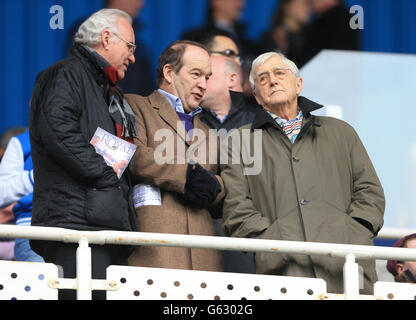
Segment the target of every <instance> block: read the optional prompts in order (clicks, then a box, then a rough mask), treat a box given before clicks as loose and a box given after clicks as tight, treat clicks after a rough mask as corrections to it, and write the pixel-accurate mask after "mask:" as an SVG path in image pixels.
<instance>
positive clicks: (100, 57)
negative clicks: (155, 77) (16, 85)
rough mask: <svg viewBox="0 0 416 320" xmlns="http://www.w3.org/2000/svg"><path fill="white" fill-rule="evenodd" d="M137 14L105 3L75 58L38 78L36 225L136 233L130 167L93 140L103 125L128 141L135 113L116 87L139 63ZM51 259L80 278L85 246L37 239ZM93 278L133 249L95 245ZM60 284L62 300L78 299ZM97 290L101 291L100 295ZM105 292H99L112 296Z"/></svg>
mask: <svg viewBox="0 0 416 320" xmlns="http://www.w3.org/2000/svg"><path fill="white" fill-rule="evenodd" d="M131 22H132V21H131V17H130V16H129V15H128V14H126V13H125V12H123V11H121V10H116V9H103V10H100V11H98V12H96V13H94V14H93V15H92V16H90V17H89V18H88V19H87V20H86V21H85V22H84V23H83V24H82V25H81V26H80V28H79V30H78V32H77V34H76V35H75V38H74V46H73V48H72V49H71V50H70V52H69V54H68V57H67V58H66V59H64V60H61V61H58V62H57V63H55V64H53V65H52V66H51V67H49V68H48V69H46V70H45V71H43V72H41V73H40V74H39V76H38V77H37V80H36V83H35V87H34V91H33V95H32V100H31V110H30V122H29V128H30V142H31V146H32V158H33V166H34V175H35V176H36V180H35V185H34V194H33V212H32V225H34V226H46V227H62V228H69V229H76V230H92V231H95V230H109V229H113V230H122V231H136V230H137V222H136V218H135V211H134V206H133V203H132V199H131V183H130V181H131V179H130V176H129V173H128V170H125V172H124V174H123V175H122V176H121V177H120V178H118V177H117V174H116V173H115V172H114V170H113V168H112V167H110V166H108V165H107V164H106V162H105V161H104V159H103V157H102V156H101V155H99V154H97V153H96V151H95V149H94V147H93V146H92V145H91V144H90V141H91V138H92V137H93V135H94V133H95V131H96V129H97V128H98V127H100V128H102V129H104V130H106V131H107V132H109V133H111V134H113V135H115V136H117V137H118V138H121V139H124V140H126V141H132V138H133V136H134V135H136V133H137V130H136V124H135V117H134V114H133V112H132V110H131V109H130V106H129V105H128V104H127V102H126V100H125V99H124V96H123V93H122V92H121V91H120V90H119V88H118V87H117V85H116V82H117V80H120V79H123V78H124V75H125V72H126V70H127V67H128V66H129V64H131V63H134V62H135V58H134V50H135V47H136V46H135V44H134V42H135V38H134V32H133V29H132V27H131ZM31 245H32V248H33V250H35V251H36V252H37V253H39V254H40V255H41V256H42V257H43V258H44V259H45V261H46V262H51V263H55V264H57V265H60V266H62V267H63V272H64V277H66V278H75V277H76V263H75V260H76V259H75V255H76V249H77V244H72V243H61V242H53V241H48V242H45V241H31ZM91 249H92V250H91V251H92V278H94V279H105V277H106V268H107V267H108V266H109V265H111V264H127V257H128V255H129V254H130V252H131V248H129V247H123V246H111V245H104V246H94V245H91ZM74 293H75V292H74V291H72V290H71V291H69V292H67V290H60V292H59V298H60V299H74V298H75V295H74ZM95 294H97V295H95ZM100 294H104V292H103V291H99V292H93V298H99V299H101V298H104V296H103V295H100Z"/></svg>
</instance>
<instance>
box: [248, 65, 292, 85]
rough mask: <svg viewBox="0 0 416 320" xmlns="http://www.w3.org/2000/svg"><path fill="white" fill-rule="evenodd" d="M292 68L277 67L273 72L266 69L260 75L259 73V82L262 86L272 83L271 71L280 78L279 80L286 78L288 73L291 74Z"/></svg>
mask: <svg viewBox="0 0 416 320" xmlns="http://www.w3.org/2000/svg"><path fill="white" fill-rule="evenodd" d="M289 72H290V69H289V68H276V69H274V70H273V71H272V72H270V71H265V72H262V73H260V74H259V75H257V78H256V80H257V81H258V83H259V84H260V85H262V86H264V85H266V84H268V83H270V79H271V73H273V75H274V76H275V77H276V78H277V79H279V80H284V79H285V78H286V77H287V75H288V74H289Z"/></svg>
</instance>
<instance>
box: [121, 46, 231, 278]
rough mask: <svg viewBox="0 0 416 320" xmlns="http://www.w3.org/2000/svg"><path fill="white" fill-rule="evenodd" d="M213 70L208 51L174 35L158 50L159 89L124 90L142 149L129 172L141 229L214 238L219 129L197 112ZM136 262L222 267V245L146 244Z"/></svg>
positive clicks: (219, 188) (220, 193)
mask: <svg viewBox="0 0 416 320" xmlns="http://www.w3.org/2000/svg"><path fill="white" fill-rule="evenodd" d="M210 75H211V63H210V54H209V52H208V50H207V49H206V48H205V47H204V46H202V45H200V44H198V43H194V42H191V41H177V42H174V43H173V44H171V45H170V46H169V47H168V48H167V49H166V50H165V51H164V52H163V53H162V55H161V56H160V58H159V65H158V69H157V81H158V86H159V89H158V90H156V91H155V92H153V93H152V94H151V95H150V96H148V97H142V96H138V95H126V98H127V100H128V102H129V104H130V105H131V107H132V110H133V111H134V113H135V115H136V121H137V125H138V135H137V136H136V137H135V138H134V142H135V144H136V145H137V150H136V153H135V155H134V158H133V160H132V166H131V172H132V173H133V175H134V176H135V179H136V181H134V183H135V184H136V186H135V192H134V195H133V196H134V202H135V207H136V212H137V218H138V224H139V231H141V232H155V233H173V234H183V235H204V236H214V235H216V231H215V228H214V224H213V222H212V218H211V215H210V210H211V209H212V210H213V209H214V208H215V206H216V205H220V204H221V201H222V199H223V198H224V195H225V191H224V186H223V183H222V179H221V177H220V176H219V175H216V174H217V173H218V169H219V168H218V162H219V143H218V140H217V139H218V138H217V137H216V135H215V132H209V129H208V127H207V126H206V125H205V124H203V123H202V122H201V121H200V120H199V118H198V117H195V115H196V114H197V113H198V112H199V111H200V108H199V104H200V102H201V99H202V97H203V95H204V93H205V90H206V82H207V80H208V78H209V77H210ZM129 264H130V265H132V266H144V267H159V268H175V269H188V270H206V271H221V270H222V261H221V254H220V252H219V251H217V250H207V249H191V248H173V247H154V246H141V247H139V248H137V249H136V250H135V251H134V253H133V254H132V255H131V256H130V258H129Z"/></svg>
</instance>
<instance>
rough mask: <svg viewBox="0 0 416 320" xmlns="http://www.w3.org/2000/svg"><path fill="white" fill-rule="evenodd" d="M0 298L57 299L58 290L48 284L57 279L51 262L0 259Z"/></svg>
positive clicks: (55, 267) (56, 271) (56, 273)
mask: <svg viewBox="0 0 416 320" xmlns="http://www.w3.org/2000/svg"><path fill="white" fill-rule="evenodd" d="M0 270H1V272H0V300H57V299H58V290H57V289H54V288H52V287H50V286H49V282H50V281H55V280H56V279H58V268H57V266H56V265H54V264H51V263H38V262H15V261H0Z"/></svg>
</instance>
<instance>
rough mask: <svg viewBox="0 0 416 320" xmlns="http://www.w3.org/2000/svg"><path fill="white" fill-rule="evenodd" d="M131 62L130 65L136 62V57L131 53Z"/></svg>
mask: <svg viewBox="0 0 416 320" xmlns="http://www.w3.org/2000/svg"><path fill="white" fill-rule="evenodd" d="M129 62H130V63H135V62H136V57H135V56H134V53H130V55H129Z"/></svg>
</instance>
